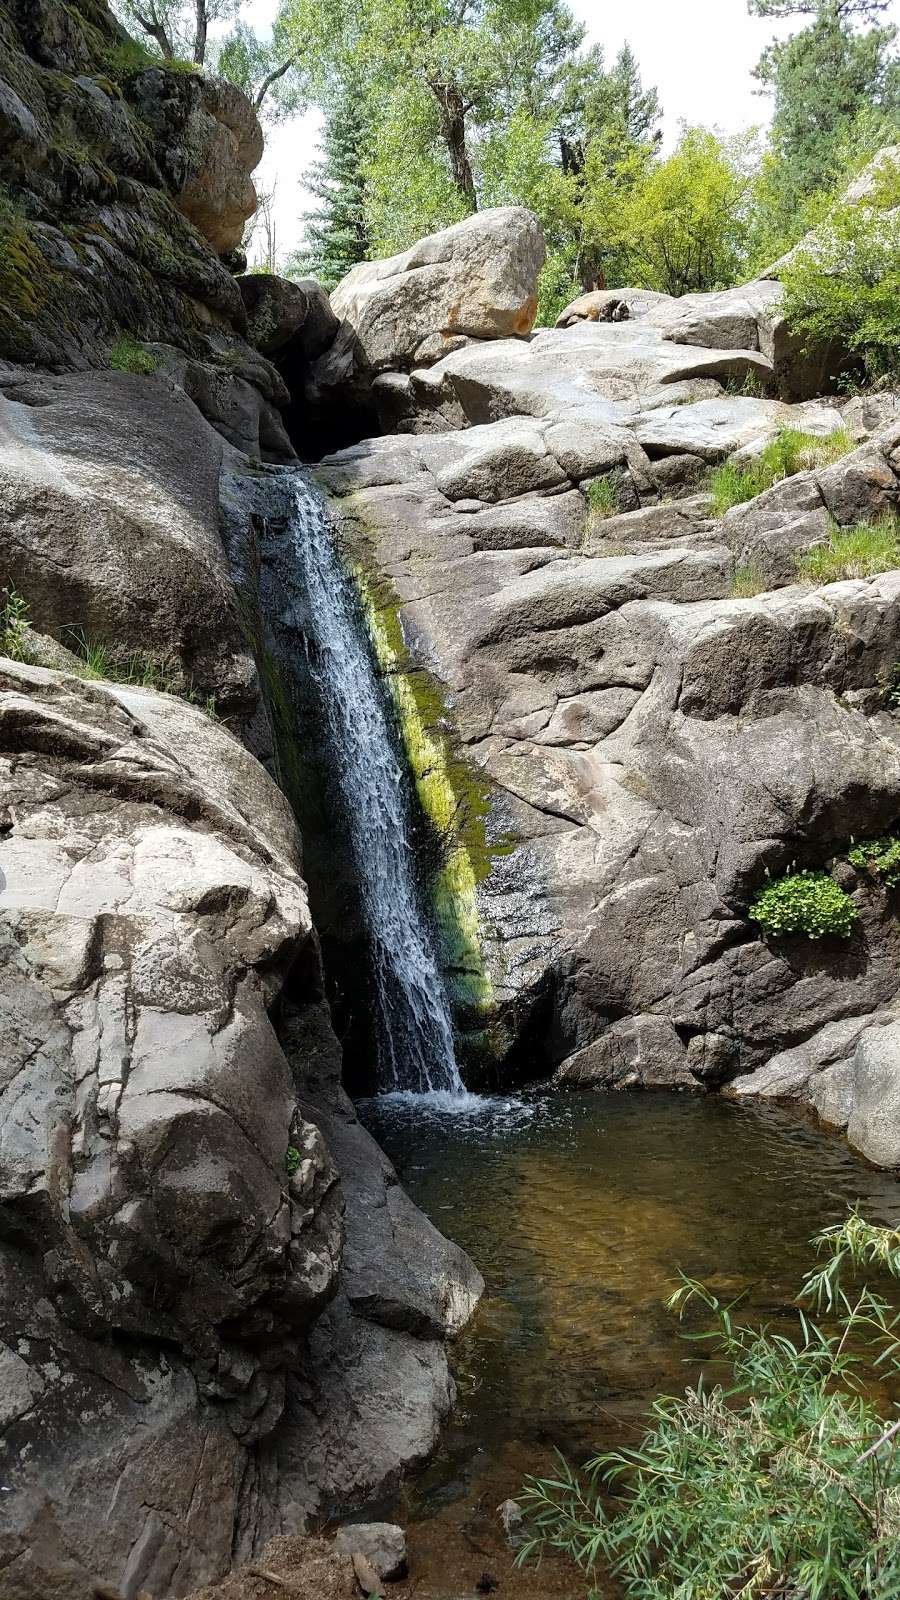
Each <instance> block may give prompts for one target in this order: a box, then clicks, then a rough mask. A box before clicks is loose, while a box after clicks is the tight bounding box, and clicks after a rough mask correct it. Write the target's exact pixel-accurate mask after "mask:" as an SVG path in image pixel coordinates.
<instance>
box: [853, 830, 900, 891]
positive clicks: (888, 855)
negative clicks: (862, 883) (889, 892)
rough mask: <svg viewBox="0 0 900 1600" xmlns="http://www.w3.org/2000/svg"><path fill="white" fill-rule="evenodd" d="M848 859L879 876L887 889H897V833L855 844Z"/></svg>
mask: <svg viewBox="0 0 900 1600" xmlns="http://www.w3.org/2000/svg"><path fill="white" fill-rule="evenodd" d="M847 860H848V861H849V862H850V865H851V866H852V867H858V868H859V870H860V871H861V872H868V873H870V874H871V876H872V877H873V878H877V879H878V880H879V882H880V883H883V884H884V887H885V888H886V889H895V888H896V887H897V884H898V883H900V839H898V838H897V836H896V834H893V833H890V834H886V835H885V837H884V838H883V839H865V840H863V842H862V844H858V845H854V847H853V849H852V850H851V851H850V852H849V853H848V855H847Z"/></svg>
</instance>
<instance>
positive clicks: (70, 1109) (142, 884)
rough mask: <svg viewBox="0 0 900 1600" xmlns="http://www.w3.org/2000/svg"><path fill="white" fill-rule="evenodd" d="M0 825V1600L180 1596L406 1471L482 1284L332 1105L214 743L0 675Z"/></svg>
mask: <svg viewBox="0 0 900 1600" xmlns="http://www.w3.org/2000/svg"><path fill="white" fill-rule="evenodd" d="M0 829H2V833H0V871H2V882H3V890H2V900H0V910H2V922H0V928H2V939H3V942H4V948H5V959H4V964H3V978H2V980H0V1039H2V1052H0V1055H2V1075H0V1238H2V1240H3V1244H2V1247H0V1278H2V1281H3V1294H2V1297H0V1299H2V1307H3V1310H2V1313H0V1327H2V1333H0V1337H2V1341H3V1343H2V1344H0V1367H2V1369H3V1372H4V1374H5V1381H4V1399H3V1404H2V1407H0V1441H2V1442H0V1460H2V1466H0V1472H2V1478H3V1482H4V1484H5V1485H7V1486H8V1489H9V1491H10V1492H9V1493H8V1494H7V1496H6V1498H5V1502H4V1526H3V1530H2V1533H0V1565H2V1568H3V1573H4V1578H3V1594H4V1597H5V1600H20V1597H21V1600H25V1597H28V1600H33V1597H34V1596H35V1595H38V1594H40V1595H43V1594H47V1593H53V1594H54V1595H59V1596H65V1597H67V1600H68V1597H72V1600H76V1597H77V1600H82V1597H87V1596H90V1595H91V1594H92V1593H93V1583H94V1581H95V1580H104V1581H107V1582H114V1583H116V1584H121V1586H122V1588H123V1590H124V1592H125V1593H127V1594H133V1593H135V1592H136V1591H137V1589H138V1588H140V1587H146V1588H149V1589H150V1591H151V1592H154V1593H166V1594H170V1593H171V1594H172V1595H177V1594H181V1593H183V1592H185V1590H186V1589H188V1588H190V1587H191V1586H192V1585H194V1584H196V1583H199V1582H202V1581H204V1580H205V1579H208V1578H210V1577H214V1576H216V1575H219V1574H221V1573H222V1572H224V1571H226V1570H227V1568H228V1565H229V1564H230V1561H231V1559H232V1555H233V1553H234V1552H240V1551H244V1552H245V1553H248V1554H249V1553H252V1551H253V1549H255V1548H256V1546H257V1544H258V1543H259V1542H260V1541H263V1540H265V1538H267V1537H269V1536H270V1535H271V1534H272V1533H275V1532H280V1531H285V1530H287V1531H291V1532H302V1531H305V1529H306V1527H307V1525H308V1521H309V1518H310V1517H311V1516H313V1515H315V1514H317V1513H320V1512H321V1511H323V1510H326V1511H333V1510H335V1509H338V1508H339V1507H341V1506H343V1505H344V1504H346V1503H348V1502H349V1501H351V1500H353V1501H356V1502H359V1501H364V1500H365V1498H366V1496H367V1495H368V1494H371V1493H372V1492H373V1491H378V1492H380V1491H381V1490H383V1489H384V1488H385V1487H388V1486H392V1485H395V1484H396V1482H397V1480H398V1477H399V1474H400V1472H401V1470H402V1468H403V1466H404V1465H409V1464H410V1463H417V1462H419V1461H421V1460H423V1459H424V1458H425V1457H426V1455H427V1454H428V1452H429V1451H430V1450H431V1449H432V1448H433V1447H434V1443H435V1441H436V1437H437V1430H438V1427H439V1425H440V1423H441V1421H442V1420H443V1418H444V1417H445V1415H446V1412H447V1410H448V1408H449V1405H450V1402H451V1398H452V1385H451V1382H450V1379H449V1376H448V1372H447V1364H446V1357H445V1354H444V1351H443V1339H444V1337H445V1336H446V1335H447V1334H448V1333H450V1332H453V1331H456V1330H457V1329H458V1328H459V1327H460V1326H461V1325H462V1323H463V1322H464V1321H465V1320H466V1318H467V1317H468V1316H469V1314H470V1313H471V1310H472V1308H473V1305H474V1303H475V1300H476V1299H477V1297H478V1294H479V1292H480V1287H481V1286H480V1280H479V1279H478V1276H477V1274H476V1273H475V1271H474V1269H473V1268H472V1267H471V1265H470V1264H469V1263H468V1262H467V1260H466V1258H465V1257H464V1256H463V1255H462V1253H461V1252H460V1251H458V1250H455V1249H453V1247H451V1246H449V1245H448V1244H447V1243H446V1241H444V1240H443V1239H442V1238H441V1236H440V1235H439V1234H438V1233H437V1232H436V1231H435V1230H434V1229H433V1228H432V1227H431V1225H430V1224H429V1223H427V1222H426V1221H425V1219H424V1218H423V1217H421V1216H420V1214H419V1213H418V1212H417V1211H416V1210H415V1208H414V1207H413V1206H412V1205H411V1204H410V1202H409V1201H408V1200H406V1198H405V1196H404V1195H403V1194H402V1191H400V1189H399V1187H398V1186H397V1183H396V1179H395V1177H394V1174H393V1172H392V1169H391V1168H390V1166H389V1164H388V1163H387V1162H386V1161H385V1160H384V1158H383V1157H382V1156H381V1154H380V1152H379V1151H378V1150H377V1148H376V1147H375V1146H374V1144H373V1143H372V1141H371V1140H370V1139H369V1138H368V1136H367V1135H366V1134H365V1133H363V1131H362V1129H360V1127H359V1125H358V1124H357V1123H356V1120H355V1118H354V1117H353V1114H352V1111H351V1110H350V1107H349V1104H348V1103H347V1102H346V1101H345V1100H344V1099H343V1097H342V1094H341V1091H340V1087H339V1072H340V1054H339V1051H338V1048H337V1045H336V1041H335V1040H334V1037H333V1035H332V1034H331V1030H330V1026H329V1021H328V1017H327V1013H326V1012H325V1010H324V1007H323V1004H322V1001H321V991H320V987H319V980H318V956H317V946H316V940H315V934H314V931H313V929H312V925H311V921H310V917H309V912H308V907H307V901H306V894H305V889H304V885H303V882H302V880H301V878H300V876H299V871H298V864H297V863H298V841H297V838H296V831H295V825H294V822H293V819H292V817H291V815H290V812H289V810H288V807H287V803H286V801H285V800H284V798H283V797H282V796H281V794H280V793H279V791H278V790H277V789H276V788H275V787H274V785H273V784H272V783H271V781H270V779H269V778H268V777H267V776H266V774H265V772H264V771H263V769H262V767H261V766H260V765H259V764H258V763H257V762H256V761H255V760H254V759H253V758H252V757H251V756H250V755H249V754H248V753H247V751H246V750H245V749H244V747H243V746H242V745H241V744H240V743H238V741H237V740H236V739H234V738H233V736H231V735H230V734H229V733H228V732H227V731H226V730H225V729H224V728H223V727H221V725H219V724H217V723H216V722H214V721H211V720H210V719H209V718H208V717H207V716H205V715H204V713H203V712H202V711H200V710H199V709H197V708H195V707H192V706H188V705H186V704H184V703H183V702H180V701H178V700H176V699H174V698H172V697H171V696H166V695H160V694H158V693H156V692H154V691H150V690H146V689H138V688H131V687H127V688H126V687H124V686H115V685H108V684H104V685H95V684H86V683H84V682H82V681H81V680H79V679H77V678H71V677H66V676H65V675H63V674H59V673H55V672H49V671H46V670H44V669H41V668H37V667H30V666H25V665H22V664H16V663H11V662H3V663H2V673H0ZM292 974H293V975H292ZM285 985H287V988H286V990H285ZM283 991H285V992H286V994H287V995H289V997H290V1013H291V1026H290V1029H289V1030H288V1033H287V1034H286V1035H284V1036H283V1037H284V1044H285V1047H286V1050H287V1053H285V1049H284V1048H282V1043H281V1042H279V1039H278V1038H277V1037H276V1034H275V1031H274V1029H273V1027H272V1024H271V1022H270V1020H269V1014H268V1013H269V1009H270V1007H271V1005H272V1003H273V1001H274V1000H275V999H276V998H277V997H278V996H279V994H281V993H282V992H283ZM326 1140H329V1141H331V1142H333V1145H334V1148H335V1150H337V1149H339V1150H340V1151H341V1155H340V1156H339V1157H338V1160H339V1161H340V1162H341V1163H342V1164H343V1163H344V1162H346V1172H347V1175H348V1180H349V1187H348V1188H347V1189H346V1190H342V1188H341V1185H340V1184H339V1180H338V1170H337V1167H336V1165H335V1158H334V1154H333V1152H332V1150H331V1149H330V1148H329V1143H327V1142H326ZM289 1149H291V1150H292V1151H294V1152H296V1155H295V1156H294V1157H293V1158H292V1160H291V1161H290V1162H287V1159H286V1158H287V1152H288V1150H289ZM370 1208H371V1212H372V1214H373V1216H374V1218H375V1220H376V1221H377V1220H378V1219H379V1218H382V1219H383V1220H382V1221H381V1223H380V1228H379V1229H376V1230H375V1231H373V1227H372V1224H371V1222H370ZM345 1211H346V1230H347V1255H346V1261H345V1268H344V1271H343V1274H342V1275H341V1276H340V1277H339V1272H340V1267H341V1258H342V1247H343V1237H344V1228H345V1220H344V1216H345ZM379 1263H380V1265H379ZM339 1288H340V1293H339V1297H338V1300H337V1301H336V1302H335V1304H334V1307H333V1309H332V1310H331V1311H330V1312H329V1314H328V1322H327V1323H325V1324H323V1325H322V1327H321V1329H313V1331H312V1333H311V1335H308V1330H309V1329H310V1328H311V1327H312V1325H313V1324H314V1323H315V1322H316V1319H317V1318H318V1317H319V1316H320V1314H321V1313H322V1311H323V1309H324V1307H325V1306H326V1305H327V1304H328V1303H329V1302H330V1301H332V1300H333V1297H334V1296H335V1294H336V1292H337V1291H338V1289H339ZM98 1502H99V1503H102V1504H103V1505H104V1506H106V1507H107V1508H110V1509H108V1510H107V1512H106V1514H105V1515H104V1517H102V1518H98V1517H97V1516H96V1509H95V1508H96V1506H97V1504H98Z"/></svg>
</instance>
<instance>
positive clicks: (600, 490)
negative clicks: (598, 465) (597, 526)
mask: <svg viewBox="0 0 900 1600" xmlns="http://www.w3.org/2000/svg"><path fill="white" fill-rule="evenodd" d="M586 498H587V504H588V521H589V522H604V521H605V520H606V518H607V517H614V516H615V515H616V513H617V512H618V510H619V480H618V477H617V476H616V474H614V473H609V474H607V475H606V476H605V477H602V478H592V479H591V482H590V483H589V484H588V486H587V492H586Z"/></svg>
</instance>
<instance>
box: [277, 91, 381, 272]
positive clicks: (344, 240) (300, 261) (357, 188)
mask: <svg viewBox="0 0 900 1600" xmlns="http://www.w3.org/2000/svg"><path fill="white" fill-rule="evenodd" d="M368 145H369V129H368V125H367V116H366V102H365V97H364V95H363V94H362V93H361V92H360V89H359V85H358V84H356V83H352V82H349V81H348V82H345V83H343V84H340V85H338V86H337V88H336V92H335V94H334V95H333V97H332V99H331V101H330V102H329V105H328V109H327V111H326V113H325V126H324V129H323V132H322V139H321V144H320V152H321V153H320V156H319V159H318V160H317V161H316V162H315V164H314V165H313V166H312V168H311V169H310V172H309V174H308V176H307V180H306V184H307V188H308V189H309V190H310V192H311V193H312V195H313V196H314V197H315V199H316V201H317V202H318V204H317V206H316V207H315V209H314V210H312V211H310V212H308V213H307V215H306V216H305V218H304V219H303V220H304V223H305V229H304V248H303V250H302V251H300V252H298V253H297V254H295V255H294V256H293V257H292V258H291V260H290V262H289V263H288V269H287V270H288V274H289V276H294V277H305V276H310V277H314V278H318V280H319V282H320V283H321V284H323V285H324V286H325V288H326V289H333V288H334V286H335V284H337V283H339V282H340V280H341V278H343V277H344V276H345V275H346V274H347V273H348V272H349V271H350V268H351V267H354V266H356V264H357V262H359V261H365V260H367V259H368V257H369V255H370V254H371V252H372V236H371V233H370V229H369V221H368V216H367V212H366V166H365V163H366V157H367V154H368Z"/></svg>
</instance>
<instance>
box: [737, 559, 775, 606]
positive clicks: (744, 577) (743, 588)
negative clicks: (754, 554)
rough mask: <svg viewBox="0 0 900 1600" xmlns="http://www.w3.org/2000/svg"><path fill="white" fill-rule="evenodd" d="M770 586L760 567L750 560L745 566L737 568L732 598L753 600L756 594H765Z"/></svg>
mask: <svg viewBox="0 0 900 1600" xmlns="http://www.w3.org/2000/svg"><path fill="white" fill-rule="evenodd" d="M768 587H769V586H768V584H767V583H766V580H765V578H764V577H763V575H762V572H761V571H760V569H759V567H758V566H757V565H756V564H755V562H753V561H748V562H746V563H745V564H744V565H743V566H741V567H737V568H735V574H734V577H733V579H732V581H731V598H732V600H752V599H753V596H754V595H757V594H764V593H765V591H766V589H767V588H768Z"/></svg>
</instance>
